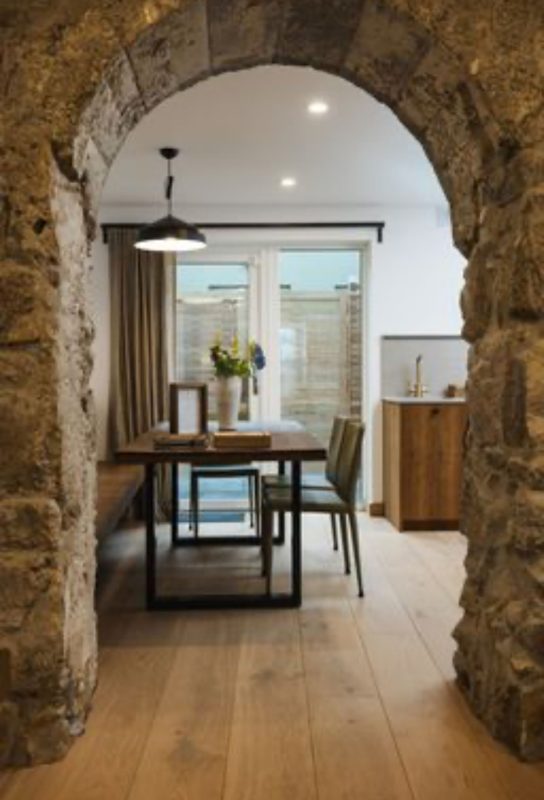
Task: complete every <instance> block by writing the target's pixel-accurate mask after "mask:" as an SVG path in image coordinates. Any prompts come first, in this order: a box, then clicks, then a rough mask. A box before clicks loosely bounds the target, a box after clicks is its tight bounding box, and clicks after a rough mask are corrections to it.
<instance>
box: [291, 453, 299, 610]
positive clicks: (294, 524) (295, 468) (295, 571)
mask: <svg viewBox="0 0 544 800" xmlns="http://www.w3.org/2000/svg"><path fill="white" fill-rule="evenodd" d="M291 492H292V495H291V504H292V511H291V553H292V555H291V558H292V564H291V581H292V583H291V585H292V590H291V593H292V597H293V605H294V606H300V605H301V603H302V546H301V532H302V531H301V527H302V526H301V509H300V507H301V502H300V500H301V498H300V495H301V463H300V461H292V462H291Z"/></svg>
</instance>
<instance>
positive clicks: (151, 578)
mask: <svg viewBox="0 0 544 800" xmlns="http://www.w3.org/2000/svg"><path fill="white" fill-rule="evenodd" d="M145 550H146V556H145V592H146V604H147V608H148V609H151V608H154V607H155V598H156V595H157V585H156V560H157V542H156V538H155V465H154V464H146V467H145Z"/></svg>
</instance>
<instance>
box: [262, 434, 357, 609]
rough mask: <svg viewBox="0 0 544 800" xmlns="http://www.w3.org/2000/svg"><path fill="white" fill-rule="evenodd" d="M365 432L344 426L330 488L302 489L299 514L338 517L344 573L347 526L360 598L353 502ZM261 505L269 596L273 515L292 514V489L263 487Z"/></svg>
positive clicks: (347, 556)
mask: <svg viewBox="0 0 544 800" xmlns="http://www.w3.org/2000/svg"><path fill="white" fill-rule="evenodd" d="M364 430H365V428H364V425H363V424H362V423H361V422H356V421H354V420H351V419H349V420H347V421H346V422H345V424H344V432H343V435H342V441H341V444H340V449H339V455H338V460H337V471H336V480H335V481H334V484H333V488H329V489H327V490H326V491H323V489H308V488H305V487H303V488H302V491H301V510H302V512H303V513H307V514H329V515H334V516H339V517H340V522H341V532H342V544H343V547H344V556H345V560H346V572H348V573H349V571H350V566H349V542H348V522H349V528H350V533H351V544H352V548H353V556H354V560H355V567H356V571H357V584H358V588H359V596H360V597H362V596H363V594H364V592H363V579H362V571H361V557H360V551H359V531H358V525H357V515H356V510H355V501H356V492H357V480H358V478H359V472H360V468H361V447H362V441H363V436H364ZM262 502H263V505H262V556H263V574H264V576H265V577H266V584H267V591H268V592H270V591H271V587H272V561H273V544H272V537H273V527H274V526H273V522H274V513H279V514H285V513H289V511H290V510H291V489H290V487H286V486H275V487H273V486H268V487H267V486H265V487H264V491H263V498H262Z"/></svg>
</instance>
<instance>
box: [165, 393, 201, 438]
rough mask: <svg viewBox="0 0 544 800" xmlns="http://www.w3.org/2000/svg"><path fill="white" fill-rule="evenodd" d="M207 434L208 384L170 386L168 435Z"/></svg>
mask: <svg viewBox="0 0 544 800" xmlns="http://www.w3.org/2000/svg"><path fill="white" fill-rule="evenodd" d="M207 432H208V384H207V383H198V382H194V381H189V382H182V383H171V384H170V433H176V434H187V435H202V434H206V433H207Z"/></svg>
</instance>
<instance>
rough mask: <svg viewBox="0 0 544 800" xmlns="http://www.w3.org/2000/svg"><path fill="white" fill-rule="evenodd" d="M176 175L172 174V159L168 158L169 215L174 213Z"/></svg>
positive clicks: (167, 195)
mask: <svg viewBox="0 0 544 800" xmlns="http://www.w3.org/2000/svg"><path fill="white" fill-rule="evenodd" d="M173 186H174V176H173V175H172V161H171V160H170V159H168V175H167V176H166V199H167V201H168V215H169V216H171V215H172V189H173Z"/></svg>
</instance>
